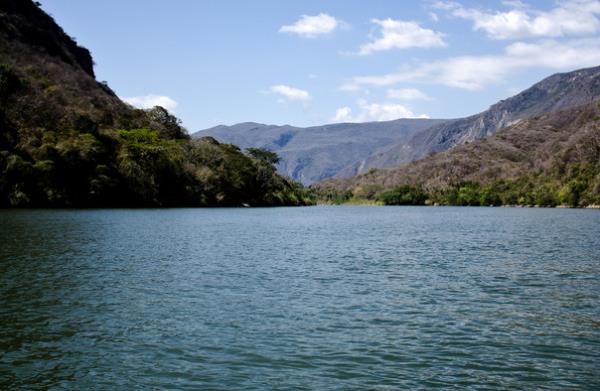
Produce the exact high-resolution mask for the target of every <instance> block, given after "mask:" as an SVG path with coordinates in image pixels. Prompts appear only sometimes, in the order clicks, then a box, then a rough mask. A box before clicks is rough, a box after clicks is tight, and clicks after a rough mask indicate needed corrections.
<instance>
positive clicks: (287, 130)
mask: <svg viewBox="0 0 600 391" xmlns="http://www.w3.org/2000/svg"><path fill="white" fill-rule="evenodd" d="M443 122H444V120H432V119H399V120H395V121H385V122H368V123H342V124H331V125H323V126H313V127H308V128H299V127H294V126H290V125H283V126H276V125H264V124H258V123H254V122H244V123H240V124H237V125H233V126H223V125H221V126H216V127H214V128H210V129H206V130H202V131H199V132H196V133H195V134H194V135H193V136H192V137H204V136H212V137H214V138H216V139H217V140H219V141H221V142H227V143H232V144H236V145H239V146H240V147H243V148H249V147H260V148H267V149H270V150H272V151H274V152H277V154H279V156H280V157H281V162H280V164H279V171H280V172H281V173H283V174H285V175H287V176H289V177H291V178H293V179H295V180H298V181H301V182H303V183H304V184H311V183H314V182H317V181H320V180H322V179H325V178H330V177H334V176H344V177H348V176H352V175H355V174H357V173H358V172H360V168H361V167H359V166H356V162H359V161H362V160H364V159H366V158H367V157H368V156H370V155H371V154H373V153H376V152H378V151H380V150H383V149H385V148H387V147H388V146H390V145H395V144H397V143H403V142H406V141H408V140H409V139H410V137H412V136H413V135H415V134H417V133H418V132H420V131H423V130H425V129H427V128H429V127H431V126H433V125H437V124H441V123H443Z"/></svg>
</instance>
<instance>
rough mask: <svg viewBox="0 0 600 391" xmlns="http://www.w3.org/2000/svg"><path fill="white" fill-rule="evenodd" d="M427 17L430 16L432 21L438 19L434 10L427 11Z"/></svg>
mask: <svg viewBox="0 0 600 391" xmlns="http://www.w3.org/2000/svg"><path fill="white" fill-rule="evenodd" d="M429 17H430V18H431V20H433V21H434V22H437V21H438V20H440V18H439V17H438V15H437V14H436V13H435V12H430V13H429Z"/></svg>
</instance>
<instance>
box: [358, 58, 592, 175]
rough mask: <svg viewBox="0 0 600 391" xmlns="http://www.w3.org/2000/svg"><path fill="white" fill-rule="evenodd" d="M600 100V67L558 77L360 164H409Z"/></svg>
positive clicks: (545, 80) (432, 130)
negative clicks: (509, 127) (549, 115)
mask: <svg viewBox="0 0 600 391" xmlns="http://www.w3.org/2000/svg"><path fill="white" fill-rule="evenodd" d="M599 97H600V67H594V68H588V69H581V70H577V71H573V72H569V73H559V74H555V75H552V76H550V77H548V78H546V79H544V80H542V81H541V82H539V83H537V84H535V85H533V86H532V87H530V88H528V89H526V90H525V91H523V92H521V93H519V94H517V95H515V96H513V97H511V98H508V99H505V100H502V101H500V102H498V103H496V104H494V105H493V106H491V107H490V108H489V109H488V110H486V111H484V112H482V113H479V114H476V115H473V116H470V117H466V118H460V119H456V120H451V121H447V122H444V123H442V124H439V125H436V126H433V127H431V128H429V129H426V130H425V131H423V132H419V133H417V134H415V135H414V136H413V137H412V138H411V139H409V140H408V141H407V142H405V143H399V144H397V145H395V146H393V147H390V148H388V149H387V150H386V151H383V152H381V153H376V154H373V155H371V156H369V157H368V158H367V159H366V160H365V161H364V162H360V163H359V164H360V165H361V166H362V167H364V169H368V168H371V167H377V168H386V167H393V166H397V165H399V164H403V163H408V162H411V161H415V160H418V159H420V158H422V157H425V156H427V155H429V154H431V153H435V152H441V151H446V150H448V149H450V148H453V147H454V146H456V145H461V144H465V143H469V142H472V141H474V140H479V139H483V138H485V137H487V136H489V135H491V134H494V133H496V132H497V131H498V130H500V129H502V128H504V127H507V126H510V125H513V124H515V123H517V122H519V121H521V120H523V119H527V118H531V117H535V116H538V115H541V114H545V113H550V112H553V111H557V110H562V109H567V108H570V107H575V106H579V105H582V104H586V103H590V102H592V101H594V100H596V99H598V98H599ZM364 169H363V172H364Z"/></svg>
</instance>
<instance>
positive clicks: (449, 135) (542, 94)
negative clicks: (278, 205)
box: [193, 67, 600, 184]
mask: <svg viewBox="0 0 600 391" xmlns="http://www.w3.org/2000/svg"><path fill="white" fill-rule="evenodd" d="M599 97H600V67H595V68H589V69H581V70H577V71H573V72H568V73H560V74H555V75H552V76H550V77H548V78H546V79H544V80H542V81H541V82H539V83H537V84H535V85H533V86H532V87H530V88H528V89H526V90H525V91H523V92H521V93H519V94H517V95H515V96H513V97H511V98H508V99H505V100H502V101H500V102H498V103H496V104H494V105H492V106H491V107H490V108H489V109H488V110H486V111H484V112H482V113H479V114H475V115H472V116H470V117H466V118H459V119H452V120H433V119H399V120H395V121H387V122H371V123H343V124H331V125H324V126H314V127H309V128H298V127H293V126H290V125H284V126H275V125H263V124H257V123H252V122H247V123H241V124H237V125H233V126H223V125H221V126H216V127H214V128H210V129H206V130H202V131H199V132H196V133H194V135H193V137H201V136H207V135H208V136H212V137H215V138H216V139H218V140H221V141H223V142H229V143H235V144H238V145H240V146H242V147H261V148H267V149H270V150H272V151H275V152H277V153H278V154H280V155H281V162H280V164H279V166H278V168H279V171H280V172H281V173H283V174H285V175H287V176H290V177H292V178H293V179H295V180H299V181H301V182H303V183H305V184H312V183H315V182H318V181H320V180H323V179H327V178H331V177H337V178H346V177H352V176H354V175H357V174H361V173H365V172H367V171H368V170H370V169H371V168H389V167H394V166H398V165H400V164H403V163H407V162H411V161H415V160H418V159H420V158H422V157H424V156H427V155H429V154H431V153H435V152H440V151H445V150H448V149H451V148H453V147H454V146H456V145H461V144H465V143H469V142H472V141H474V140H478V139H483V138H485V137H487V136H489V135H491V134H494V133H495V132H497V131H498V130H500V129H502V128H504V127H506V126H509V125H512V124H515V123H517V122H519V121H521V120H524V119H527V118H531V117H535V116H537V115H541V114H545V113H550V112H553V111H556V110H561V109H566V108H570V107H575V106H578V105H581V104H585V103H589V102H591V101H594V100H596V99H598V98H599Z"/></svg>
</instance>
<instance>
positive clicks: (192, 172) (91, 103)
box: [0, 0, 305, 207]
mask: <svg viewBox="0 0 600 391" xmlns="http://www.w3.org/2000/svg"><path fill="white" fill-rule="evenodd" d="M275 161H276V158H275V157H273V156H271V155H268V154H264V153H262V152H261V151H254V152H253V153H247V154H245V153H242V152H241V151H240V149H239V148H237V147H235V146H233V145H225V144H219V143H218V142H216V141H215V140H214V139H208V138H205V139H200V140H194V141H191V140H190V138H189V136H188V134H187V132H186V131H185V129H183V128H182V127H181V126H180V124H179V121H178V120H177V118H175V117H173V116H172V115H170V114H169V113H168V112H167V111H166V110H164V109H163V108H161V107H156V108H154V109H151V110H136V109H134V108H132V107H130V106H128V105H127V104H125V103H123V102H122V101H121V100H119V98H118V97H117V96H116V95H115V94H114V93H113V92H112V91H111V90H110V88H108V86H107V85H105V84H104V83H99V82H97V81H96V80H95V78H94V71H93V60H92V57H91V55H90V53H89V51H88V50H87V49H85V48H82V47H80V46H78V45H77V43H75V41H74V40H73V39H72V38H70V37H69V36H68V35H67V34H66V33H65V32H64V31H63V30H62V29H61V28H60V27H59V26H58V25H57V24H56V23H55V22H54V20H53V19H52V18H51V17H50V16H48V15H47V14H46V13H44V12H43V11H42V10H41V9H40V8H39V7H38V6H37V5H36V4H35V3H34V2H32V1H30V0H2V1H0V207H5V206H167V205H168V206H183V205H187V206H204V205H241V204H250V205H293V204H302V203H304V202H305V200H304V198H303V197H304V195H303V192H302V191H301V189H300V188H299V187H298V186H297V185H296V184H294V183H292V182H290V181H288V180H287V179H285V178H282V177H281V176H279V175H277V174H276V173H275V169H274V167H273V162H275Z"/></svg>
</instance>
